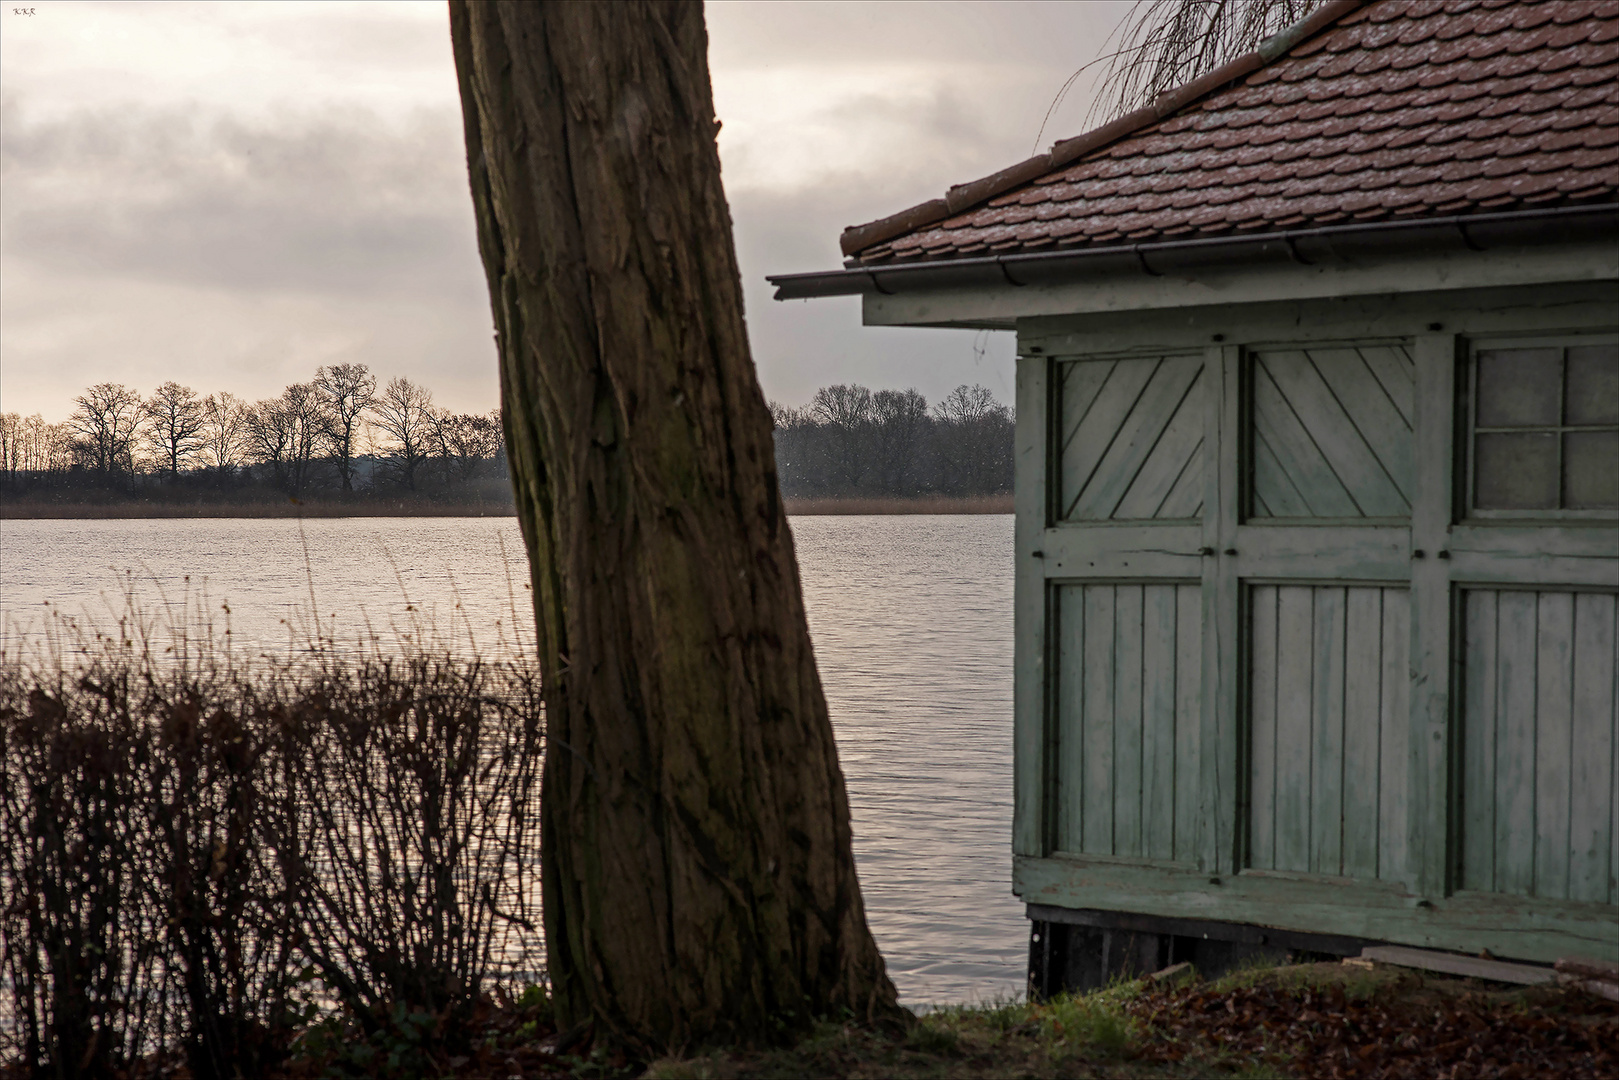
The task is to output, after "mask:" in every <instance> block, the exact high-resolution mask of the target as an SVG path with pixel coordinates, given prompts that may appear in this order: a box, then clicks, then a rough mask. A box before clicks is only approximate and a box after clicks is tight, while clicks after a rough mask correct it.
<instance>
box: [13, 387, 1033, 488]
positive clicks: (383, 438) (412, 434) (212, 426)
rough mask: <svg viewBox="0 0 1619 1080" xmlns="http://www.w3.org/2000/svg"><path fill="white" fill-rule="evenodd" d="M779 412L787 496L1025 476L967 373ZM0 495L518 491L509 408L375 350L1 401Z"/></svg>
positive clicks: (833, 394)
mask: <svg viewBox="0 0 1619 1080" xmlns="http://www.w3.org/2000/svg"><path fill="white" fill-rule="evenodd" d="M770 410H771V414H772V417H773V418H774V421H775V438H776V465H777V471H778V474H779V476H780V479H781V487H782V494H783V495H785V496H786V497H787V498H789V499H797V500H839V499H843V500H848V499H863V500H869V499H873V498H876V499H889V500H894V499H899V500H915V499H918V498H926V497H934V498H940V497H942V498H954V499H957V500H960V499H962V498H968V499H971V498H976V497H981V496H995V495H1000V494H1002V493H1005V492H1009V491H1011V489H1012V412H1011V410H1010V409H1008V408H1007V407H1006V406H1005V405H1002V404H1000V403H998V402H997V401H996V400H995V398H994V395H993V394H991V393H990V392H989V390H987V389H986V388H984V387H982V386H958V387H957V388H956V389H955V390H953V391H951V392H950V394H949V395H947V396H946V397H945V398H944V400H943V401H941V402H939V403H938V404H937V405H936V406H934V407H933V408H931V409H930V408H929V407H928V402H927V399H926V398H924V397H923V396H922V395H921V394H919V393H918V392H917V391H915V390H878V391H876V392H873V391H871V390H869V389H867V388H866V387H863V386H845V385H841V384H840V385H838V386H828V387H823V388H822V389H820V390H818V391H816V393H815V396H814V398H813V399H811V401H810V403H809V404H808V405H806V406H804V407H803V408H801V409H792V408H787V407H785V406H782V405H778V404H775V403H772V404H771V406H770ZM0 495H3V496H4V499H5V503H6V504H7V508H8V509H9V511H10V512H11V513H13V514H21V515H23V516H29V515H31V514H34V513H42V514H49V513H52V512H53V511H52V507H57V508H65V509H66V511H67V512H69V513H73V514H77V513H78V512H79V511H80V510H84V511H86V512H90V513H94V512H95V508H96V507H100V508H103V509H104V510H105V511H106V512H108V513H113V514H117V513H120V510H119V508H120V507H123V508H125V509H127V508H129V507H130V506H131V505H132V504H137V503H138V504H142V505H144V506H149V507H162V506H169V507H178V508H186V507H191V508H197V509H202V508H206V507H212V506H225V507H231V508H236V509H240V510H243V511H246V512H256V511H254V509H253V508H254V507H270V506H272V505H275V504H280V505H281V506H283V507H285V505H286V504H287V503H288V502H289V501H296V502H298V503H299V505H300V506H308V505H313V506H316V507H318V506H321V505H322V504H326V505H329V506H331V507H333V508H334V509H333V512H337V513H346V512H348V511H347V510H344V509H342V507H353V508H354V509H355V510H356V511H360V512H363V511H364V507H365V506H366V505H367V504H372V505H379V506H380V505H383V504H386V505H387V506H390V507H392V506H401V507H403V508H404V511H405V512H416V511H417V510H421V511H425V512H435V511H434V510H433V507H434V506H435V505H437V506H439V507H441V508H442V509H440V510H439V511H436V512H460V509H471V508H476V509H477V510H478V511H479V512H483V511H484V510H485V509H487V510H489V511H493V512H506V511H509V509H510V507H511V505H512V496H511V486H510V480H509V477H508V473H507V469H506V453H505V446H504V441H503V438H502V433H501V424H500V413H499V411H498V410H496V411H493V412H490V413H478V414H473V413H455V412H451V411H449V410H447V409H442V408H439V407H438V406H436V405H434V404H433V396H432V394H431V393H430V392H429V391H428V390H427V389H426V388H425V387H422V386H419V385H417V384H415V383H412V382H411V381H410V380H408V379H403V378H396V379H391V380H389V381H388V382H387V383H386V384H379V382H378V379H377V377H376V376H375V375H373V374H372V373H371V371H370V370H369V369H368V368H367V367H366V366H365V365H364V364H337V365H333V366H330V367H322V368H319V369H317V370H316V372H315V377H314V378H313V379H311V380H310V381H309V382H306V383H294V384H293V385H291V386H289V387H287V388H286V389H285V390H284V391H282V393H281V395H280V396H279V397H274V398H268V399H265V400H263V401H256V402H249V401H244V400H242V399H240V398H237V397H235V396H234V395H232V394H229V393H215V394H208V395H206V396H203V395H201V394H199V393H198V392H197V391H195V390H193V389H192V388H191V387H188V386H181V385H180V384H178V383H175V382H166V383H164V384H163V385H162V386H159V387H158V388H157V389H156V390H154V391H152V393H151V394H150V395H149V396H146V397H142V396H141V394H140V393H139V392H138V391H136V390H134V389H132V388H130V387H128V386H124V385H121V384H118V383H100V384H98V385H96V386H92V387H90V388H89V389H87V390H86V391H85V392H84V393H83V394H81V395H80V396H79V397H77V398H75V399H74V410H73V413H72V415H71V416H70V417H69V418H68V419H67V420H66V421H64V422H63V423H59V424H50V423H46V422H45V420H44V418H43V417H41V416H40V415H39V414H37V413H36V414H35V415H33V416H28V417H23V416H19V415H17V414H16V413H5V414H0ZM456 508H460V509H456ZM58 512H60V511H58ZM187 512H189V511H187Z"/></svg>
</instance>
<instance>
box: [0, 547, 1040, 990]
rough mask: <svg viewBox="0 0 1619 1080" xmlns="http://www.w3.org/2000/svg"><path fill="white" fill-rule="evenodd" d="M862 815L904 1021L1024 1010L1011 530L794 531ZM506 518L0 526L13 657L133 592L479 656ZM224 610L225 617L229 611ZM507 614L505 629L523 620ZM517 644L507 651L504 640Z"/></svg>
mask: <svg viewBox="0 0 1619 1080" xmlns="http://www.w3.org/2000/svg"><path fill="white" fill-rule="evenodd" d="M792 527H793V533H794V536H795V537H796V539H797V544H798V559H799V566H800V569H801V573H802V576H803V582H804V600H805V604H806V606H807V607H808V609H809V618H810V630H811V633H812V635H813V636H814V639H815V654H816V658H817V661H818V662H819V665H820V670H821V679H822V681H823V682H824V684H825V687H826V695H827V700H828V703H829V705H830V707H831V710H832V722H833V725H834V727H835V729H836V731H837V737H838V748H839V754H840V758H841V760H842V763H843V771H844V775H845V776H846V777H847V778H848V784H849V799H850V802H851V804H852V807H853V813H854V846H855V858H856V861H857V862H858V864H859V868H860V880H861V888H862V890H863V892H864V894H865V901H866V912H867V916H868V918H869V919H870V921H871V926H872V930H873V932H874V933H875V934H876V936H877V942H878V944H879V945H880V946H881V947H882V951H883V955H884V956H885V957H886V958H887V960H888V968H889V973H890V974H891V975H892V976H893V978H894V981H895V983H897V984H898V986H899V989H900V994H901V997H902V998H903V999H904V1000H905V1001H906V1002H907V1003H908V1004H911V1005H921V1004H928V1003H941V1002H961V1001H975V1000H987V999H991V998H996V997H1009V996H1011V995H1014V994H1020V993H1021V991H1022V986H1023V966H1024V961H1025V957H1026V949H1027V940H1028V938H1027V934H1028V924H1027V923H1026V922H1025V921H1024V919H1023V914H1022V909H1021V907H1020V905H1018V904H1017V902H1016V901H1015V900H1014V899H1013V897H1012V895H1011V848H1010V845H1011V819H1012V518H1011V517H1010V516H1009V515H1008V516H1001V515H995V516H988V515H984V516H979V515H959V516H938V517H930V516H919V515H903V516H900V515H896V516H884V517H799V518H794V519H793V521H792ZM526 578H527V567H526V565H525V564H524V561H523V545H522V540H521V538H520V536H519V535H518V531H517V525H516V521H515V520H514V519H512V518H347V519H336V520H317V521H307V522H304V523H303V528H302V531H301V532H300V529H299V526H298V523H297V522H296V521H285V520H263V519H202V520H184V521H182V520H151V521H0V616H3V618H4V622H5V624H6V626H7V629H6V631H5V633H6V636H7V637H8V638H11V639H12V641H13V643H15V641H16V638H17V636H18V635H19V634H27V633H28V632H29V631H28V628H29V627H31V626H32V627H35V628H37V627H39V626H40V625H42V623H41V621H40V620H41V613H43V612H46V611H48V610H49V609H48V608H47V607H46V605H47V604H49V605H53V606H55V607H56V608H58V609H60V610H62V611H63V612H65V613H68V614H74V615H77V614H80V613H84V614H88V615H89V616H90V617H92V618H96V619H98V620H100V621H105V620H106V619H107V618H108V617H109V615H110V614H111V613H113V612H116V611H117V610H118V609H119V608H121V607H122V605H123V599H124V591H125V589H126V587H133V588H134V590H135V593H136V596H137V598H138V599H139V601H140V602H141V604H142V606H143V607H144V608H145V609H147V610H155V609H158V608H160V607H161V606H162V605H163V604H165V603H166V604H168V605H170V606H171V607H174V608H178V607H179V606H180V605H182V604H185V603H190V604H191V605H192V607H193V608H200V609H202V610H205V611H209V612H211V613H212V614H213V616H214V617H215V618H216V619H217V620H218V625H219V627H220V628H223V627H224V626H225V624H226V622H227V620H228V624H229V627H230V630H231V634H232V638H233V639H234V640H235V642H236V643H237V644H238V646H241V647H248V648H256V649H281V648H285V647H287V646H288V645H291V644H296V643H297V642H298V641H302V640H307V638H308V635H309V633H310V631H311V629H312V626H311V624H312V619H311V611H312V610H313V611H317V612H318V613H319V618H320V632H321V633H322V634H329V635H331V636H333V637H335V638H337V639H338V640H340V641H341V640H345V639H348V640H352V639H354V638H355V637H356V636H358V635H360V634H363V633H365V632H366V631H367V629H368V628H369V630H370V631H371V632H375V633H380V634H383V635H384V636H385V637H391V636H392V635H394V634H396V633H417V632H420V631H421V629H422V628H423V627H436V628H437V629H438V631H440V632H441V633H442V632H443V631H445V630H446V628H451V629H452V631H453V633H452V637H453V638H454V639H456V640H459V641H461V642H465V641H467V640H469V639H470V640H471V641H473V642H475V643H476V645H477V647H478V648H479V649H480V650H482V651H484V652H486V653H488V652H494V651H497V650H498V649H500V648H503V647H511V645H512V643H513V641H514V640H529V639H531V637H532V619H531V615H530V614H529V609H528V607H527V602H528V601H527V594H526V592H525V591H524V582H525V580H526ZM226 606H228V607H229V609H230V610H229V615H228V616H227V615H226V613H225V610H224V608H225V607H226ZM514 615H515V618H514ZM514 629H515V635H514Z"/></svg>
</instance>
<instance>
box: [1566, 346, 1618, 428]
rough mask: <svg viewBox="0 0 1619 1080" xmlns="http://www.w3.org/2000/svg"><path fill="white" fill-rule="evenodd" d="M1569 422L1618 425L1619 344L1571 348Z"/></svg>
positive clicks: (1569, 355)
mask: <svg viewBox="0 0 1619 1080" xmlns="http://www.w3.org/2000/svg"><path fill="white" fill-rule="evenodd" d="M1568 423H1570V424H1619V345H1578V346H1575V347H1574V348H1572V349H1569V350H1568Z"/></svg>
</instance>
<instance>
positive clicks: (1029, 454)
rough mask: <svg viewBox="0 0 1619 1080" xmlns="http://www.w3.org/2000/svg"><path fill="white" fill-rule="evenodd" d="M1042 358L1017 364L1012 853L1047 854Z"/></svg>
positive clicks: (1045, 364)
mask: <svg viewBox="0 0 1619 1080" xmlns="http://www.w3.org/2000/svg"><path fill="white" fill-rule="evenodd" d="M1050 368H1051V363H1050V361H1048V360H1047V359H1046V358H1045V357H1043V356H1020V357H1019V358H1018V362H1017V416H1018V420H1017V429H1016V433H1015V438H1016V443H1015V447H1016V458H1015V460H1014V468H1015V470H1016V472H1015V474H1014V483H1015V487H1014V491H1015V494H1014V497H1013V503H1014V510H1015V511H1016V517H1015V520H1014V526H1013V547H1014V548H1015V554H1014V556H1013V557H1014V568H1013V573H1014V585H1013V591H1014V595H1015V602H1014V609H1013V616H1012V634H1013V656H1014V660H1013V674H1012V747H1013V750H1012V754H1013V756H1012V789H1013V791H1012V851H1013V852H1014V853H1015V854H1018V855H1036V856H1038V855H1044V854H1046V850H1047V847H1046V837H1047V832H1048V821H1047V819H1048V814H1047V806H1046V793H1047V790H1048V788H1049V786H1050V785H1049V783H1048V778H1047V772H1046V769H1047V746H1046V744H1047V733H1048V725H1047V723H1046V714H1047V710H1048V708H1049V706H1048V703H1047V700H1046V633H1047V629H1046V624H1047V622H1048V619H1047V614H1046V604H1047V595H1046V579H1045V573H1044V564H1045V560H1046V558H1047V557H1049V553H1047V552H1045V551H1043V550H1041V541H1042V539H1043V537H1044V535H1045V531H1046V505H1047V498H1048V496H1047V492H1046V473H1047V468H1046V461H1047V455H1048V453H1049V452H1050V446H1051V443H1052V439H1051V438H1050V436H1049V434H1048V423H1047V419H1046V415H1047V414H1046V397H1047V392H1048V389H1047V387H1048V384H1047V378H1048V374H1049V371H1050Z"/></svg>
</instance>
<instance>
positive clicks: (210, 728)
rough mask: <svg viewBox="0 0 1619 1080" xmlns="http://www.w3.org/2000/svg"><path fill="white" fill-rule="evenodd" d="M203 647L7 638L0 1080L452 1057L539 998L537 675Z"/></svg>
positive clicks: (201, 639)
mask: <svg viewBox="0 0 1619 1080" xmlns="http://www.w3.org/2000/svg"><path fill="white" fill-rule="evenodd" d="M201 630H202V632H200V633H199V632H198V631H197V629H196V628H195V627H191V628H188V627H186V626H176V625H172V620H171V625H168V626H166V627H159V626H158V625H157V624H156V621H155V620H150V619H142V618H141V617H140V616H139V615H138V613H137V612H135V611H134V610H133V608H131V610H130V611H128V612H126V613H125V615H124V617H123V618H121V619H120V620H119V621H118V625H117V627H116V630H115V632H109V633H94V632H91V631H88V630H85V629H82V628H81V627H80V625H79V624H78V623H76V622H74V621H73V620H71V619H64V618H60V617H59V618H58V619H57V620H56V621H55V622H54V623H53V624H52V626H51V629H50V632H49V633H47V634H46V635H45V640H44V641H43V642H36V643H35V645H34V646H33V647H32V651H31V652H29V653H28V654H27V655H22V654H20V653H19V652H18V650H17V648H16V647H15V646H14V645H10V644H7V643H3V642H0V758H3V760H4V763H5V768H4V770H3V771H0V931H3V933H4V944H3V951H0V972H3V978H4V983H5V985H4V987H3V994H4V997H3V998H0V1009H3V1012H4V1015H0V1060H7V1061H10V1062H13V1063H15V1064H18V1065H21V1066H23V1067H24V1068H25V1069H28V1070H30V1071H33V1072H35V1073H38V1074H49V1075H55V1076H63V1077H69V1076H90V1075H106V1074H108V1072H109V1071H111V1070H115V1069H117V1068H119V1067H122V1066H127V1065H129V1064H131V1063H132V1062H134V1061H135V1060H136V1059H139V1058H142V1057H144V1058H147V1059H148V1060H149V1061H155V1060H159V1059H170V1058H175V1059H178V1058H183V1059H184V1061H185V1063H186V1064H187V1065H188V1066H189V1068H190V1071H191V1073H192V1075H194V1076H198V1077H218V1076H237V1075H247V1076H251V1075H257V1074H260V1073H262V1072H263V1071H264V1070H265V1069H267V1068H269V1067H271V1066H273V1065H274V1064H275V1063H276V1062H277V1061H279V1060H280V1059H282V1058H284V1057H285V1055H286V1054H287V1053H288V1052H289V1050H290V1049H291V1047H292V1045H293V1043H294V1040H295V1038H296V1037H297V1036H298V1034H299V1032H300V1031H301V1030H304V1029H307V1028H308V1027H309V1026H310V1025H312V1024H318V1023H325V1024H326V1025H327V1026H328V1027H329V1026H330V1024H331V1023H338V1024H339V1025H340V1026H343V1025H347V1024H357V1025H358V1026H360V1027H362V1028H364V1029H365V1030H366V1031H367V1032H370V1033H376V1032H378V1031H381V1030H385V1029H386V1028H387V1027H388V1025H389V1023H390V1017H395V1016H399V1015H406V1014H411V1015H418V1016H419V1015H421V1014H422V1013H423V1011H425V1012H426V1013H428V1014H430V1015H432V1016H433V1017H434V1018H435V1023H436V1030H437V1031H439V1032H440V1034H441V1036H442V1037H444V1038H446V1039H449V1040H452V1041H453V1039H454V1038H455V1035H456V1032H457V1031H459V1030H460V1029H459V1026H458V1025H459V1024H461V1023H462V1022H463V1021H464V1020H465V1018H466V1017H468V1016H470V1015H471V1013H472V1011H473V1009H474V1007H475V1006H476V1004H477V1003H478V1002H479V1001H480V1000H481V999H482V998H483V997H484V996H485V995H486V994H487V993H488V991H489V990H490V989H491V987H492V984H499V983H501V982H511V981H535V980H536V979H537V978H539V972H538V968H539V958H540V949H541V946H540V943H539V937H538V933H537V928H536V923H537V921H538V890H537V881H538V858H537V856H538V829H537V824H538V822H537V819H536V816H535V814H534V813H533V812H532V811H531V807H536V806H537V795H538V775H539V768H540V704H539V689H538V685H537V683H536V680H535V678H534V676H533V674H532V672H531V671H530V670H529V669H528V668H526V667H525V666H524V665H523V664H522V663H521V662H520V661H516V660H509V661H505V662H502V663H486V662H483V661H480V660H478V659H476V658H471V659H469V658H467V657H466V656H465V655H457V654H455V653H453V652H452V651H451V650H450V649H449V648H448V647H447V646H446V645H445V644H444V643H443V642H442V641H437V640H436V639H434V638H433V637H432V636H431V635H421V634H416V635H409V636H406V635H401V639H402V640H401V646H400V648H399V649H398V650H396V651H387V650H385V649H384V648H383V646H382V644H381V642H380V641H379V640H378V639H377V638H375V637H373V638H372V639H371V640H370V641H368V642H362V643H360V644H359V645H357V646H355V647H351V648H346V649H345V648H338V647H337V646H336V644H335V643H333V642H330V641H319V640H317V641H315V642H313V643H311V644H310V645H309V647H308V648H307V649H306V650H305V651H304V652H302V653H301V654H295V655H291V656H286V655H282V656H259V657H251V658H244V657H242V656H241V655H239V654H238V653H236V652H233V651H232V650H231V648H230V647H229V645H228V640H229V638H228V631H227V632H226V633H224V634H220V635H215V634H214V633H213V631H212V628H211V627H202V628H201ZM160 631H161V632H160Z"/></svg>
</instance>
